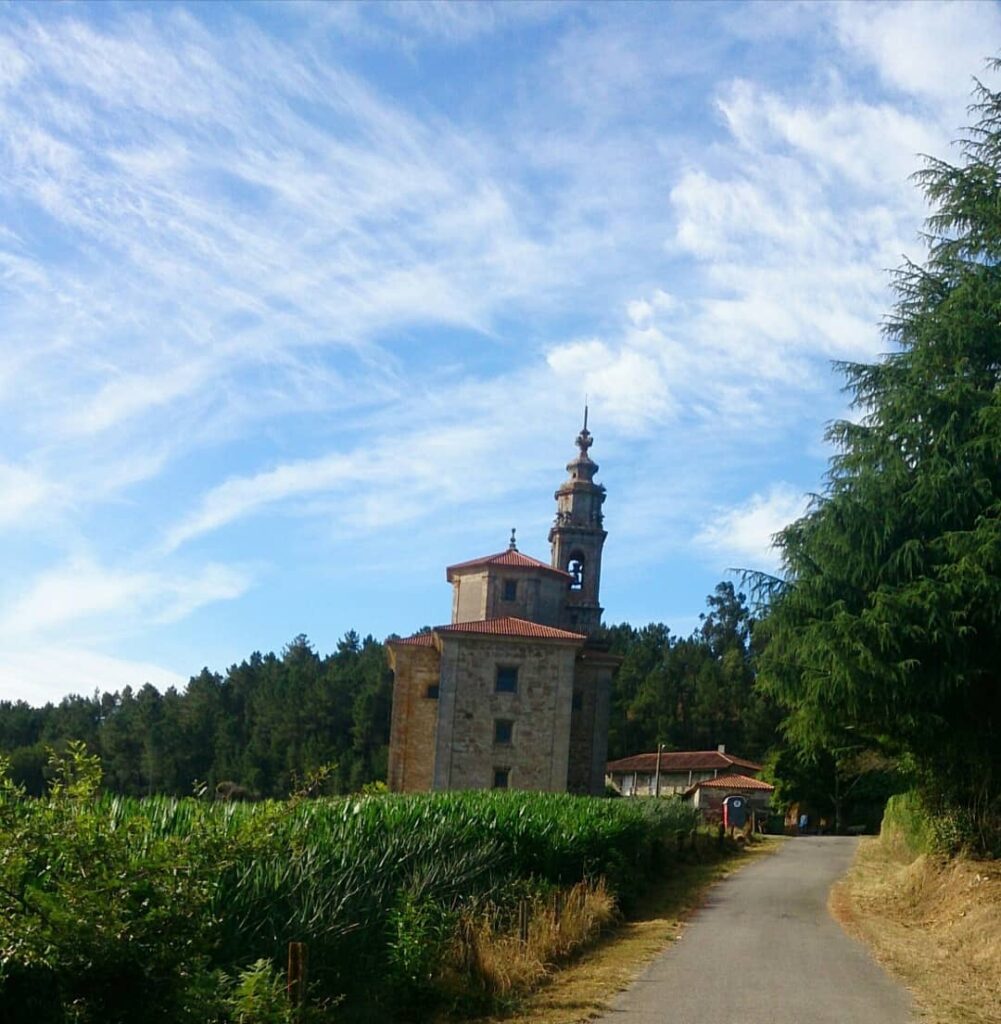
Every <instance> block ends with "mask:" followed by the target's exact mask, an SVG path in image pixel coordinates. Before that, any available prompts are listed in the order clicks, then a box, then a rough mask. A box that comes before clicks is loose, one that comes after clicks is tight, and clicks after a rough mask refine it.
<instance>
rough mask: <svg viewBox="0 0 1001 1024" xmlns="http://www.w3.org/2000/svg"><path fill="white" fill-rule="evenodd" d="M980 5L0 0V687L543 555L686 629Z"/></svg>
mask: <svg viewBox="0 0 1001 1024" xmlns="http://www.w3.org/2000/svg"><path fill="white" fill-rule="evenodd" d="M999 40H1001V9H999V7H998V6H997V5H995V4H993V3H969V4H967V3H952V4H936V3H930V2H929V3H921V4H893V3H882V4H866V3H850V4H830V5H827V4H821V3H809V4H799V3H793V4H780V3H770V4H763V5H762V4H726V3H713V4H708V3H707V4H685V3H678V4H667V3H662V4H653V5H644V4H630V5H627V4H609V5H601V6H592V5H586V4H585V5H577V4H570V3H567V4H558V5H548V4H545V3H532V4H527V5H520V4H516V3H505V4H502V5H499V6H492V5H489V4H461V5H443V4H437V3H416V2H412V3H407V4H401V5H396V6H382V5H378V4H366V5H363V6H354V5H347V4H345V5H311V4H310V5H307V4H302V5H299V4H294V3H286V4H281V5H269V4H255V5H247V6H243V5H234V6H229V5H225V4H221V3H217V4H204V5H191V6H185V5H177V6H168V5H163V4H157V5H150V6H145V5H131V4H130V5H117V4H100V5H94V6H89V5H85V4H74V5H59V6H56V5H47V6H43V5H27V4H17V5H4V6H0V412H2V416H3V423H4V429H3V430H2V431H0V567H2V572H0V698H7V699H16V698H23V699H26V700H29V701H31V702H35V703H37V702H41V701H44V700H47V699H58V698H59V697H60V696H61V695H63V694H64V693H66V692H69V691H77V692H89V691H91V690H93V689H94V688H95V687H100V688H102V689H112V688H118V687H121V686H122V685H125V684H126V683H131V684H133V685H140V684H142V683H143V682H144V681H147V680H148V681H151V682H153V683H154V684H156V685H159V686H166V685H170V684H171V683H177V684H181V683H183V682H184V681H185V680H186V679H187V678H188V676H189V675H191V674H193V673H195V672H197V671H198V670H199V669H200V668H201V667H202V666H203V665H208V666H210V667H212V668H217V669H223V668H225V667H226V666H227V665H229V664H230V663H232V662H234V661H237V660H240V659H242V658H243V657H245V656H246V655H248V654H249V653H250V652H251V651H253V650H255V649H260V650H270V649H280V648H281V646H282V645H283V644H284V643H285V642H287V641H288V640H289V639H290V638H291V637H292V636H294V635H295V634H297V633H300V632H305V633H306V634H308V635H309V637H310V638H311V639H312V640H313V642H314V643H315V644H316V646H317V647H318V648H319V649H320V650H321V651H323V652H326V651H328V650H330V649H331V648H332V647H333V645H334V644H335V642H336V640H337V639H338V637H340V636H341V635H342V634H343V633H344V632H345V631H347V630H348V629H351V628H354V629H356V630H358V631H359V632H361V633H363V634H364V633H373V634H375V635H376V636H378V637H383V636H385V635H386V634H387V633H389V632H392V631H396V632H400V633H406V632H408V631H411V630H413V629H414V628H416V627H418V626H420V625H423V624H426V623H439V622H442V621H446V620H447V618H448V614H449V593H448V588H447V585H446V583H445V580H444V566H445V565H446V564H449V563H451V562H456V561H460V560H463V559H467V558H470V557H474V556H477V555H480V554H487V553H490V552H493V551H497V550H501V549H503V548H504V547H505V546H506V541H507V537H508V533H509V530H510V528H511V527H512V526H516V527H517V528H518V537H519V546H520V548H521V550H523V551H525V552H527V553H529V554H532V555H535V556H537V557H542V558H547V557H548V549H547V544H546V533H547V529H548V525H549V523H550V520H551V518H552V514H553V511H554V505H553V497H552V496H553V491H554V490H555V488H556V486H557V485H558V484H559V483H560V481H561V480H562V479H563V477H564V475H565V472H564V465H565V463H566V461H567V459H568V458H569V457H570V456H571V455H572V452H573V438H574V436H575V434H576V432H577V430H578V429H579V425H580V416H581V407H582V405H583V400H584V395H585V393H586V394H588V395H589V401H590V407H591V428H592V431H593V433H594V436H595V443H594V448H593V449H592V454H593V456H594V458H595V459H596V460H597V461H598V462H599V463H600V464H601V471H600V474H599V479H600V480H601V481H603V482H604V483H605V485H606V486H607V488H608V500H607V503H606V513H607V515H606V525H607V527H608V531H609V537H608V541H607V544H606V549H605V560H604V566H603V583H602V599H603V603H604V605H605V609H606V619H607V620H608V621H613V622H617V621H623V620H628V621H631V622H633V623H635V624H641V623H645V622H648V621H651V620H658V621H663V622H666V623H667V624H668V625H670V626H671V627H672V628H673V629H674V630H675V631H677V632H681V633H686V632H688V631H689V630H690V629H691V628H692V627H693V626H694V625H695V623H696V622H697V616H698V614H699V612H700V611H701V610H702V608H703V606H704V599H705V595H706V594H707V593H709V592H710V591H711V590H712V588H713V586H714V585H715V583H716V582H717V581H718V580H719V579H721V578H724V577H725V573H726V570H727V569H728V568H729V567H732V566H748V567H755V568H763V569H769V570H770V569H774V568H775V558H774V552H773V551H772V550H771V549H770V547H769V541H770V536H771V534H772V533H773V532H774V531H775V530H776V529H778V528H779V527H781V526H782V525H783V524H784V523H785V522H788V521H789V520H791V519H792V518H795V517H796V516H797V515H798V514H799V513H800V512H801V511H802V509H803V507H804V502H805V496H806V495H807V494H808V493H809V492H811V491H817V490H819V489H820V488H821V487H822V485H823V475H824V471H825V467H826V461H827V458H828V456H829V454H830V452H829V451H828V450H827V449H826V448H825V446H824V443H823V431H824V426H825V424H826V423H827V422H828V421H830V420H831V419H833V418H837V417H839V416H843V415H845V414H846V411H847V410H846V407H845V397H844V395H843V394H842V393H841V390H840V386H841V382H840V379H839V378H838V376H837V375H836V374H835V373H833V372H832V370H831V360H835V359H871V358H873V357H875V356H876V355H877V354H878V353H879V352H880V351H881V350H882V347H883V342H882V340H881V338H880V334H879V322H880V319H881V317H882V316H883V315H884V314H885V312H886V311H887V309H888V308H889V303H890V293H889V290H888V276H887V273H886V271H887V270H888V269H889V268H893V267H895V266H897V265H899V263H900V262H901V259H902V258H903V256H904V255H905V254H907V255H909V256H911V257H913V258H916V259H921V258H922V248H921V242H920V237H919V231H920V228H921V224H922V220H923V218H924V216H925V214H926V212H927V211H926V209H925V207H924V204H923V200H922V197H921V196H920V194H919V193H918V192H917V191H916V190H915V189H914V188H913V186H912V185H911V184H910V183H909V182H908V180H907V178H908V175H909V174H911V173H912V172H913V171H914V170H916V169H917V167H918V166H919V161H918V158H917V154H918V153H930V154H935V155H939V156H945V157H949V156H951V155H953V151H952V150H951V149H950V140H951V139H953V138H955V136H956V133H957V130H958V128H959V127H960V126H961V125H963V124H965V123H966V122H967V115H966V110H965V108H966V104H967V102H968V100H969V91H970V85H971V76H972V75H973V74H979V73H982V71H983V59H984V57H985V56H987V55H989V54H990V53H992V52H995V51H996V50H997V49H998V42H999Z"/></svg>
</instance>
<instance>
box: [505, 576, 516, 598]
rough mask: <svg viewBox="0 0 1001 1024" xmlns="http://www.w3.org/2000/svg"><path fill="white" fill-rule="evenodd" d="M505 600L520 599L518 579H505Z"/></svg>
mask: <svg viewBox="0 0 1001 1024" xmlns="http://www.w3.org/2000/svg"><path fill="white" fill-rule="evenodd" d="M504 600H505V601H517V600H518V581H517V580H505V581H504Z"/></svg>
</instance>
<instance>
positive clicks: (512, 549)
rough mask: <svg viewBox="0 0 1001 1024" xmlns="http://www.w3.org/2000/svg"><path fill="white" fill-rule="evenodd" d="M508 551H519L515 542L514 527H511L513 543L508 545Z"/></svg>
mask: <svg viewBox="0 0 1001 1024" xmlns="http://www.w3.org/2000/svg"><path fill="white" fill-rule="evenodd" d="M507 549H508V551H517V550H518V545H517V543H516V542H515V539H514V527H513V526H512V527H511V543H510V544H508V546H507Z"/></svg>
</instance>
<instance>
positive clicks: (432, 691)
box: [424, 683, 438, 700]
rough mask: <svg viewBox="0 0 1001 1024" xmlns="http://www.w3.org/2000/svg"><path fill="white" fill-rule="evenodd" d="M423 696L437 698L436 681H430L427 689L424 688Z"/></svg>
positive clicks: (431, 698)
mask: <svg viewBox="0 0 1001 1024" xmlns="http://www.w3.org/2000/svg"><path fill="white" fill-rule="evenodd" d="M424 696H425V697H427V699H428V700H437V699H438V684H437V683H432V684H431V685H430V686H429V687H428V688H427V690H425V692H424Z"/></svg>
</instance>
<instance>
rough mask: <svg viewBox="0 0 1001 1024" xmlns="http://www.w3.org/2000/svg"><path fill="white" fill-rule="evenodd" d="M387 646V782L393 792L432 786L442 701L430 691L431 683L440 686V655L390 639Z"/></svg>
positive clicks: (423, 788) (427, 648) (434, 651)
mask: <svg viewBox="0 0 1001 1024" xmlns="http://www.w3.org/2000/svg"><path fill="white" fill-rule="evenodd" d="M387 649H388V652H389V667H390V668H391V669H392V670H393V712H392V717H391V719H390V727H389V772H388V776H389V777H388V782H387V784H388V786H389V788H390V789H391V790H392V791H393V792H394V793H411V792H420V791H425V790H429V789H430V788H431V784H432V781H433V778H434V761H435V741H436V738H437V726H438V704H439V701H438V700H436V699H434V698H431V697H428V696H427V692H428V687H429V686H439V680H440V655H439V654H438V651H437V649H436V648H434V647H417V646H409V645H400V646H396V645H394V644H392V643H391V644H389V645H388V648H387ZM439 688H440V686H439Z"/></svg>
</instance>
